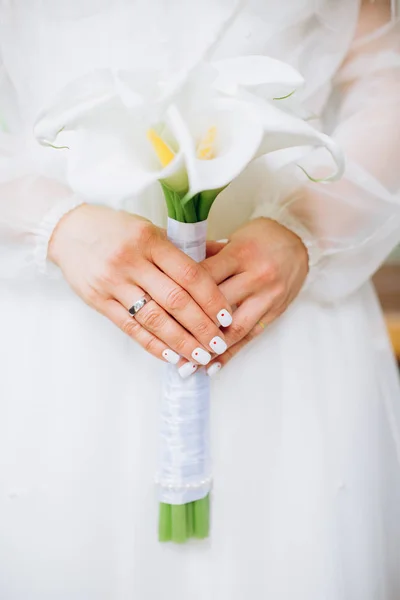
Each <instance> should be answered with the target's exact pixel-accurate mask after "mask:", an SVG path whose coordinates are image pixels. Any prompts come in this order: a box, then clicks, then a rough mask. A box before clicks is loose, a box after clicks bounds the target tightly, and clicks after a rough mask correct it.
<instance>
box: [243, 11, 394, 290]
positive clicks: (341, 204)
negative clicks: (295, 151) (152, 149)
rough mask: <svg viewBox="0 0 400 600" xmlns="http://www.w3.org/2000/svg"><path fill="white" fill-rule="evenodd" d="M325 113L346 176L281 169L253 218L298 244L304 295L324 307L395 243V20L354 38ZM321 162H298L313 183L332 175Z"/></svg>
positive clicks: (319, 156)
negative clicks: (268, 221) (305, 267)
mask: <svg viewBox="0 0 400 600" xmlns="http://www.w3.org/2000/svg"><path fill="white" fill-rule="evenodd" d="M377 4H379V2H378V3H377ZM366 8H367V9H368V10H369V7H367V6H366ZM372 10H375V11H377V10H379V8H378V6H375V7H373V9H372ZM378 14H380V16H382V12H381V13H378ZM367 17H368V15H367ZM361 23H362V20H361ZM370 29H371V28H370ZM329 107H330V109H331V114H330V118H326V119H325V123H326V129H327V131H328V133H330V135H332V137H333V138H334V139H335V140H336V141H337V142H338V143H339V144H340V146H341V147H342V149H343V150H344V152H345V154H346V162H347V167H346V173H345V176H344V178H343V179H342V180H341V181H339V182H336V183H332V184H323V183H314V182H310V181H309V180H308V179H306V177H305V176H304V174H303V173H302V172H301V171H300V169H298V167H297V166H295V164H294V163H292V164H291V165H289V166H288V165H286V167H284V168H281V169H280V171H279V172H278V173H276V174H275V177H276V178H278V179H279V180H280V185H279V183H278V182H275V183H276V185H273V186H272V188H273V189H276V190H281V191H280V192H277V193H275V197H274V198H271V195H270V194H269V193H268V192H267V193H265V189H264V190H263V194H262V196H263V198H262V200H260V201H259V203H258V206H257V208H256V212H255V213H254V215H253V216H267V217H271V218H274V219H276V220H277V221H280V222H281V223H282V224H284V225H285V226H288V227H289V228H290V229H293V230H294V231H295V232H296V233H298V234H299V235H300V237H302V238H303V240H304V241H305V243H306V245H307V247H308V249H309V254H310V264H311V272H310V280H309V286H308V292H309V293H311V294H313V295H314V296H315V297H318V298H319V299H321V300H323V301H325V300H326V301H328V302H329V301H335V300H337V299H340V298H341V297H344V296H346V295H348V294H350V293H351V292H353V291H354V290H356V289H357V288H358V287H359V286H361V285H362V284H363V283H364V282H365V281H366V280H367V279H368V278H370V277H371V276H372V275H373V273H374V272H375V271H376V269H377V268H378V267H379V266H380V264H381V263H382V261H383V260H384V259H385V257H386V256H387V255H388V254H389V253H390V251H391V250H392V249H393V248H394V246H395V245H396V244H397V243H398V242H399V241H400V22H398V21H397V22H391V23H388V24H386V25H383V26H380V27H378V28H372V31H369V32H368V33H366V34H364V35H361V36H360V35H359V36H358V37H357V38H356V41H355V42H354V45H353V48H352V49H351V51H350V53H349V56H348V58H347V60H346V61H345V63H344V64H343V65H342V67H341V68H340V70H339V72H338V73H337V77H336V80H335V82H334V89H333V93H332V98H331V101H330V103H329ZM332 107H334V112H332ZM332 114H333V118H332ZM325 161H326V157H325V155H324V153H323V152H320V151H315V152H312V153H310V154H309V155H308V156H304V153H303V156H302V158H301V159H300V160H298V157H296V163H298V164H300V165H301V166H302V167H303V168H304V169H305V170H306V171H307V173H311V174H312V175H313V176H315V175H317V177H318V176H321V177H323V176H324V173H325V172H326V169H328V170H329V169H331V166H330V165H328V164H325ZM269 189H271V187H270V188H269Z"/></svg>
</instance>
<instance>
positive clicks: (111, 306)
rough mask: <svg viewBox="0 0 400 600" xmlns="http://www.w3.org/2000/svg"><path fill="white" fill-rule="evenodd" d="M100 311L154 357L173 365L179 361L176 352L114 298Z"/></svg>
mask: <svg viewBox="0 0 400 600" xmlns="http://www.w3.org/2000/svg"><path fill="white" fill-rule="evenodd" d="M100 312H101V313H102V314H103V315H104V316H105V317H107V318H108V319H110V321H112V322H113V323H114V325H116V326H117V327H119V329H121V331H123V332H124V333H126V334H127V335H129V337H131V338H132V339H133V340H135V341H136V342H138V344H140V346H142V348H144V349H145V350H146V351H147V352H149V353H150V354H152V355H153V356H155V357H156V358H159V359H161V360H164V361H166V362H169V363H171V364H173V365H176V364H177V363H178V362H179V360H180V356H179V354H178V353H176V352H174V351H173V350H172V349H171V348H169V347H167V346H166V344H165V343H164V342H162V341H161V340H159V339H158V338H157V337H156V336H154V335H153V334H152V333H150V332H149V331H146V329H144V327H142V326H141V325H140V324H139V323H138V322H137V320H136V319H134V318H133V317H131V315H130V314H129V313H128V311H127V310H126V309H125V307H124V306H122V304H119V302H117V301H116V300H107V301H106V302H105V304H104V306H102V308H101V311H100Z"/></svg>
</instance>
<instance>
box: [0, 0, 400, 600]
mask: <svg viewBox="0 0 400 600" xmlns="http://www.w3.org/2000/svg"><path fill="white" fill-rule="evenodd" d="M366 4H368V3H366ZM0 7H1V11H0V17H1V22H0V47H1V56H2V65H3V66H2V68H1V78H0V86H1V93H0V116H1V128H2V129H3V132H2V133H1V142H0V276H1V279H0V364H1V365H2V367H1V371H0V597H1V598H2V599H3V598H4V599H5V600H26V599H27V598H29V600H50V599H52V600H53V599H54V598H57V600H111V599H112V600H128V599H129V598H132V597H134V598H139V599H140V600H153V599H154V598H159V597H161V596H162V597H164V598H167V599H168V600H172V599H173V600H186V599H187V598H191V599H192V598H193V600H206V599H207V600H208V599H209V598H218V599H221V600H243V599H245V598H249V597H255V598H264V597H268V598H269V597H270V598H274V600H292V599H293V598H296V600H321V599H322V598H323V599H324V600H348V599H349V598H350V599H351V600H397V598H398V597H399V595H400V575H399V573H400V564H399V557H400V465H399V456H400V455H399V451H400V434H399V426H400V411H399V386H398V379H397V374H396V369H395V365H394V361H393V358H392V356H391V350H390V347H389V343H388V341H387V336H386V333H385V329H384V324H383V320H382V317H381V314H380V310H379V308H378V305H377V301H376V299H375V296H374V293H373V291H372V290H371V288H370V285H369V283H368V279H369V277H370V276H371V275H372V274H373V272H374V271H375V270H376V268H377V267H378V265H379V264H380V263H381V261H382V260H383V259H384V257H385V256H386V255H387V254H388V253H389V252H390V250H391V249H392V248H393V247H394V245H395V244H396V243H397V242H398V241H399V237H400V212H399V210H400V207H399V187H400V181H399V172H400V170H399V168H398V156H399V141H398V140H399V139H400V136H399V135H398V134H399V130H398V127H399V123H400V119H399V110H400V89H399V72H400V69H399V66H400V50H399V40H400V36H399V23H398V22H396V21H393V22H392V23H391V24H387V25H386V24H384V23H383V27H382V28H381V29H380V30H379V31H377V32H374V33H372V34H367V35H364V36H361V37H359V38H358V41H357V42H356V43H355V44H354V46H353V48H352V49H351V45H352V40H353V38H354V35H355V31H356V23H357V19H358V15H359V9H360V6H359V3H358V1H356V0H319V1H318V2H315V1H314V0H296V2H295V1H294V0H293V1H291V2H288V1H287V2H278V1H276V0H248V1H247V2H245V1H243V2H235V1H234V0H203V1H202V2H195V1H194V0H193V1H192V0H190V1H188V0H174V2H167V1H166V0H151V1H149V0H79V1H78V0H69V1H68V2H65V1H63V0H30V1H29V2H28V1H27V0H1V1H0ZM388 19H389V15H388ZM349 52H351V53H350V54H349ZM256 53H266V54H269V55H274V56H277V57H278V58H281V59H283V60H286V61H288V62H290V63H292V64H293V65H294V66H296V67H297V68H298V69H299V70H300V71H301V72H302V74H303V75H304V76H305V78H306V81H307V85H306V87H305V89H304V91H303V92H302V95H301V100H302V101H303V102H304V106H305V110H306V113H307V116H308V117H311V116H317V117H319V118H318V119H316V120H315V124H316V126H317V127H321V128H323V129H324V130H326V131H327V132H329V133H330V134H332V135H333V136H334V137H335V138H336V139H337V140H338V141H340V142H341V144H342V146H343V148H344V150H345V152H346V154H347V158H348V163H347V164H348V168H347V172H346V175H345V178H344V179H343V181H341V182H338V183H335V184H332V185H329V186H328V185H325V186H323V185H320V184H310V183H308V182H307V181H306V180H305V179H304V178H303V176H302V174H301V171H300V170H299V169H298V167H296V164H297V163H300V164H301V165H302V166H305V167H307V168H308V171H309V172H312V173H313V174H314V173H316V172H317V171H318V170H320V171H321V173H322V174H323V173H324V170H325V168H326V166H327V165H325V157H322V156H321V155H320V154H319V153H318V152H312V153H310V151H309V150H308V149H307V148H304V149H300V150H299V151H298V152H297V151H296V153H292V152H287V151H285V152H278V153H275V154H274V155H270V156H269V157H268V160H266V159H264V160H260V161H258V162H257V163H256V164H254V165H252V166H251V167H250V168H249V169H248V170H247V171H246V173H244V174H243V175H242V176H241V177H239V178H238V180H236V181H235V182H234V183H233V185H232V186H230V187H229V188H228V189H227V190H226V191H225V192H224V193H223V194H222V197H221V198H220V199H219V201H218V202H217V203H216V204H215V207H214V208H213V210H212V214H211V218H210V234H211V235H212V237H216V238H222V237H227V236H229V234H230V233H231V232H232V231H233V230H234V229H235V228H236V227H237V226H239V225H240V224H241V223H243V222H244V221H246V220H247V219H249V218H251V217H252V216H256V215H265V216H271V217H273V218H277V219H278V220H280V221H282V222H283V223H285V224H287V225H288V226H290V227H292V228H294V229H295V230H297V231H299V232H301V235H302V237H303V238H304V240H305V241H306V243H307V244H308V246H309V248H310V253H311V254H312V255H313V256H314V257H315V260H313V265H314V266H313V269H312V271H313V273H312V277H311V278H310V282H309V285H308V287H307V289H305V290H304V291H303V293H302V294H301V295H300V297H299V298H298V299H297V300H296V302H295V303H294V304H293V305H292V306H291V307H290V309H289V310H288V311H287V312H286V313H285V314H284V315H283V316H282V317H281V318H280V319H279V321H277V322H275V323H274V324H273V325H272V326H271V327H270V328H269V329H268V330H267V331H266V332H265V334H264V335H263V336H261V337H260V338H259V339H258V340H257V341H256V342H255V343H253V344H252V345H250V346H249V347H247V348H246V349H245V350H244V351H243V352H242V353H241V354H240V355H239V356H238V357H237V358H236V359H235V360H233V361H232V362H231V363H229V365H228V366H227V367H226V368H224V369H222V371H221V373H220V374H219V375H218V377H217V379H216V380H215V381H213V382H212V392H211V393H212V403H211V408H212V415H211V422H212V432H211V435H212V447H213V460H214V475H215V485H214V490H213V498H212V505H213V509H212V510H213V513H212V534H211V538H210V540H208V541H207V542H204V543H200V542H199V543H193V544H189V545H187V546H184V547H174V546H171V545H160V544H159V543H158V542H157V537H156V531H157V500H158V499H157V494H156V490H155V486H154V473H155V470H156V465H157V456H156V454H157V435H158V401H159V395H160V390H161V374H162V368H163V366H162V364H161V363H159V362H158V361H156V360H154V359H153V358H151V357H149V356H147V355H146V354H145V353H144V352H143V351H142V350H141V349H140V348H137V347H136V346H135V345H134V344H133V342H132V341H131V340H129V339H127V338H126V337H125V336H124V335H123V334H122V333H121V332H119V331H118V330H117V329H116V328H115V327H114V326H113V325H112V324H111V323H109V322H107V321H106V320H105V319H104V318H103V317H101V316H99V315H98V314H96V313H94V312H93V311H92V310H91V309H89V308H88V307H86V306H85V305H84V304H83V303H82V302H81V300H80V299H79V298H77V297H76V296H75V295H74V294H73V292H72V291H71V290H70V289H69V288H68V286H67V284H66V283H65V282H63V281H62V279H61V278H60V277H56V278H54V279H53V278H51V277H49V276H47V275H43V274H42V273H41V271H43V270H44V267H45V249H46V243H47V240H48V238H49V236H50V235H51V231H52V229H53V227H54V225H55V223H56V222H57V219H58V218H60V217H61V215H62V214H64V213H65V211H66V210H68V206H74V205H75V203H77V202H80V201H82V198H77V197H76V195H75V191H74V189H71V188H70V187H68V182H67V180H66V175H65V163H64V160H65V154H64V153H63V151H54V150H53V149H51V148H41V147H39V146H38V145H37V144H36V142H35V141H34V139H33V135H32V127H33V123H34V122H35V119H36V117H37V115H38V114H39V113H40V112H41V110H42V109H43V108H44V107H45V106H46V105H48V104H49V103H50V102H51V100H52V98H53V96H55V95H56V93H57V92H58V91H59V90H60V89H62V88H63V87H64V85H66V84H67V83H68V82H70V81H73V80H75V79H76V78H78V77H80V76H82V75H85V73H88V72H91V71H93V69H96V68H104V67H106V68H107V67H108V68H116V69H128V70H135V71H136V72H139V71H140V75H141V77H143V82H144V85H145V84H148V82H149V80H150V81H151V80H152V78H154V77H157V78H160V79H161V78H162V80H164V81H165V80H167V81H168V78H170V77H172V76H173V77H182V78H184V77H185V75H186V74H187V73H188V72H189V71H190V69H191V68H192V67H193V66H194V65H195V64H197V62H198V61H199V60H201V59H202V58H204V57H205V56H212V57H216V58H218V57H221V58H222V57H224V56H232V55H236V56H237V55H241V54H256ZM346 55H348V59H347V61H346V62H345V63H344V64H343V65H342V62H343V59H344V58H345V56H346ZM146 82H147V83H146ZM287 101H288V102H290V101H294V99H288V100H287ZM329 168H331V165H329ZM86 200H89V201H91V202H96V201H97V199H96V197H95V195H94V196H93V197H91V198H87V199H86ZM110 203H112V204H113V205H114V206H121V207H123V208H125V209H126V210H130V211H132V212H135V213H140V214H142V215H144V216H147V217H148V218H150V219H152V220H154V221H155V222H157V223H160V224H161V223H162V224H165V222H166V219H165V207H164V201H163V199H162V195H161V192H160V190H159V188H158V186H154V188H152V189H151V190H149V191H148V192H146V194H143V195H141V196H140V197H134V198H130V199H128V200H125V201H124V202H123V203H119V202H118V199H110ZM56 274H57V273H56Z"/></svg>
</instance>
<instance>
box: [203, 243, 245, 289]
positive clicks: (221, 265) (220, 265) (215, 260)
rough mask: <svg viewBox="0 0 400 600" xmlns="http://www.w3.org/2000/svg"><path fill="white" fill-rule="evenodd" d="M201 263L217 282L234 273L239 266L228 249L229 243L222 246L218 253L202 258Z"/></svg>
mask: <svg viewBox="0 0 400 600" xmlns="http://www.w3.org/2000/svg"><path fill="white" fill-rule="evenodd" d="M201 264H202V265H203V267H204V269H205V270H206V271H207V272H208V273H209V275H210V276H211V277H212V279H213V280H214V281H215V282H216V283H217V284H220V283H221V282H222V281H225V279H228V278H229V277H232V276H233V275H236V273H237V272H238V268H239V263H238V260H237V257H236V256H235V254H234V253H233V252H231V251H230V244H227V245H226V246H225V247H224V248H222V249H221V250H220V252H218V254H215V255H214V256H210V258H206V259H205V260H203V262H202V263H201Z"/></svg>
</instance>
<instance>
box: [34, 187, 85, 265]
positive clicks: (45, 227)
mask: <svg viewBox="0 0 400 600" xmlns="http://www.w3.org/2000/svg"><path fill="white" fill-rule="evenodd" d="M82 204H84V200H82V199H81V198H79V197H77V196H70V197H68V198H66V199H64V200H62V201H61V202H60V203H58V204H57V205H56V206H54V207H53V208H52V209H51V210H50V211H49V212H48V213H47V214H46V215H45V216H44V218H43V219H42V221H41V223H40V224H39V226H38V228H37V230H36V245H35V250H34V264H35V266H36V268H37V270H38V271H39V272H40V273H42V274H44V275H50V276H54V275H55V274H56V273H57V272H58V268H57V267H56V266H55V265H53V264H52V263H50V261H49V260H47V251H48V246H49V242H50V239H51V236H52V235H53V231H54V229H55V228H56V226H57V225H58V223H59V222H60V221H61V219H62V217H64V216H65V215H66V214H67V213H69V212H70V211H71V210H74V208H77V207H78V206H81V205H82Z"/></svg>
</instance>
